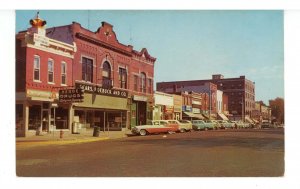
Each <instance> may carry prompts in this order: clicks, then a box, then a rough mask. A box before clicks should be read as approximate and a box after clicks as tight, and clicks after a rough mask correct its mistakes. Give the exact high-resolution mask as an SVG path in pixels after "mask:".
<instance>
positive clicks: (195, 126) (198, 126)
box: [192, 120, 215, 131]
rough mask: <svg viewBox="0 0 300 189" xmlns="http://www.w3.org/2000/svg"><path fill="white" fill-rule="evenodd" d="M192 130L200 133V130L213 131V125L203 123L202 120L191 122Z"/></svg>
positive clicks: (211, 123)
mask: <svg viewBox="0 0 300 189" xmlns="http://www.w3.org/2000/svg"><path fill="white" fill-rule="evenodd" d="M192 124H193V129H194V130H197V131H200V130H208V129H214V127H215V124H214V123H213V122H211V121H210V122H205V121H203V120H193V121H192Z"/></svg>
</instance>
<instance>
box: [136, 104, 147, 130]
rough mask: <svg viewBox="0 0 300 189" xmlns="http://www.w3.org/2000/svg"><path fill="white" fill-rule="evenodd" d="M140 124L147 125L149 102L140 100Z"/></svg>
mask: <svg viewBox="0 0 300 189" xmlns="http://www.w3.org/2000/svg"><path fill="white" fill-rule="evenodd" d="M137 109H138V119H137V121H138V124H139V125H145V124H146V121H147V103H146V102H138V108H137Z"/></svg>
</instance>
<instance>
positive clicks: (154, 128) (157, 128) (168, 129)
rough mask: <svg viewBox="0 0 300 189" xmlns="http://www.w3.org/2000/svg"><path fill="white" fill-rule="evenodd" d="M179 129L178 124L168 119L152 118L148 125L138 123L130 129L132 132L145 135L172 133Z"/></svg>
mask: <svg viewBox="0 0 300 189" xmlns="http://www.w3.org/2000/svg"><path fill="white" fill-rule="evenodd" d="M178 131H179V124H178V123H176V122H171V121H170V120H154V121H151V124H149V125H138V126H134V127H132V129H131V132H132V134H135V135H138V134H139V135H141V136H145V135H147V134H154V133H173V132H178Z"/></svg>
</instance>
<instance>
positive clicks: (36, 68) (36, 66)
mask: <svg viewBox="0 0 300 189" xmlns="http://www.w3.org/2000/svg"><path fill="white" fill-rule="evenodd" d="M33 69H34V74H33V80H35V81H40V57H39V56H34V61H33Z"/></svg>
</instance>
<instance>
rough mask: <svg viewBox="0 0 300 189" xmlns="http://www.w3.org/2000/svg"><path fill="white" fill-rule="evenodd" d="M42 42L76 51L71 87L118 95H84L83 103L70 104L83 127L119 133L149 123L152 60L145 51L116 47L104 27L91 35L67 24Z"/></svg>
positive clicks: (49, 32)
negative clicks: (74, 47)
mask: <svg viewBox="0 0 300 189" xmlns="http://www.w3.org/2000/svg"><path fill="white" fill-rule="evenodd" d="M47 36H49V37H50V38H54V39H57V40H61V41H64V42H66V43H75V44H76V45H77V52H76V54H75V56H74V67H73V85H75V86H77V87H80V88H89V87H92V88H93V87H94V88H97V91H99V90H102V89H107V90H108V91H109V93H111V92H113V93H114V94H117V93H118V94H124V95H114V96H112V95H109V94H107V93H101V92H100V93H98V92H95V91H87V92H85V94H84V96H85V100H84V102H82V103H77V104H73V106H72V108H73V109H74V116H78V117H79V120H80V122H82V123H83V124H85V125H86V127H92V126H93V125H99V126H100V127H101V128H103V129H105V127H106V128H108V127H110V130H121V129H122V128H130V127H131V126H135V125H137V124H146V122H147V120H150V119H152V109H151V108H152V107H153V77H154V63H155V61H156V59H155V58H153V57H152V56H151V55H150V54H149V53H148V51H147V49H146V48H143V49H142V50H141V51H136V50H134V49H133V47H132V46H131V45H124V44H121V43H120V42H119V41H118V40H117V36H116V33H115V32H114V30H113V26H112V25H111V24H109V23H106V22H102V25H101V27H99V28H98V30H97V31H96V32H93V31H90V30H88V29H85V28H83V27H82V26H81V25H80V24H79V23H76V22H73V23H72V24H70V25H66V26H59V27H54V28H50V29H48V30H47Z"/></svg>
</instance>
